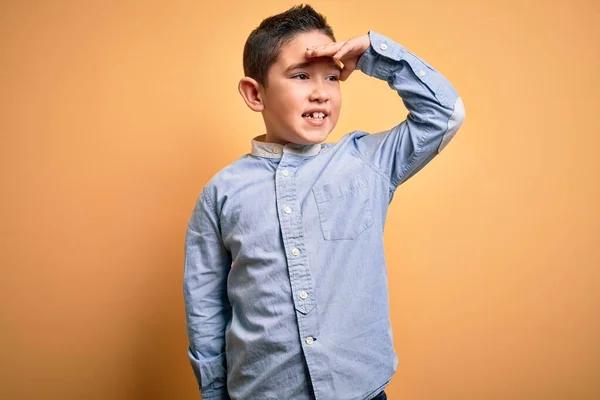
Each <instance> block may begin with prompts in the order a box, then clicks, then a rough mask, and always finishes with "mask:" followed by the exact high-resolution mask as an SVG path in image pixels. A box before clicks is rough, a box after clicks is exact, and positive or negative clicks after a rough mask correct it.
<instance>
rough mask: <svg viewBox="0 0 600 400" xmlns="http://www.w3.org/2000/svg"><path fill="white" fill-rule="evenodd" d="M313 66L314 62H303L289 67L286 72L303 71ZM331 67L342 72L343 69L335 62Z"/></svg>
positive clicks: (331, 63) (330, 64)
mask: <svg viewBox="0 0 600 400" xmlns="http://www.w3.org/2000/svg"><path fill="white" fill-rule="evenodd" d="M311 64H313V63H312V62H302V63H296V64H292V65H290V66H289V67H287V68H286V70H285V71H286V72H289V71H293V70H295V69H303V68H306V67H309V66H310V65H311ZM329 67H333V68H334V69H336V70H338V71H340V72H342V67H340V66H339V65H338V64H336V63H335V62H334V61H332V62H330V63H329Z"/></svg>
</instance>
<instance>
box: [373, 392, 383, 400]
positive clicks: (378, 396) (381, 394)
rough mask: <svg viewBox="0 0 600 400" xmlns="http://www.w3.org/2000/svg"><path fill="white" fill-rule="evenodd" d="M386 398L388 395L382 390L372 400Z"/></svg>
mask: <svg viewBox="0 0 600 400" xmlns="http://www.w3.org/2000/svg"><path fill="white" fill-rule="evenodd" d="M386 399H387V395H386V394H385V392H384V391H383V390H382V391H381V393H379V394H378V395H377V396H375V397H373V398H372V399H371V400H386Z"/></svg>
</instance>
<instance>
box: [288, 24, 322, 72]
mask: <svg viewBox="0 0 600 400" xmlns="http://www.w3.org/2000/svg"><path fill="white" fill-rule="evenodd" d="M329 43H333V40H331V38H330V37H329V36H327V35H325V34H324V33H322V32H319V31H311V32H302V33H299V34H297V35H296V36H294V38H293V39H292V40H291V41H289V42H288V43H287V44H286V45H285V46H283V47H282V49H281V51H280V52H279V56H278V57H277V62H276V64H281V66H282V67H284V68H285V67H286V66H287V65H289V64H292V63H296V62H301V61H307V58H306V49H307V48H308V47H312V46H322V45H325V44H329Z"/></svg>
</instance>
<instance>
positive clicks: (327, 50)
mask: <svg viewBox="0 0 600 400" xmlns="http://www.w3.org/2000/svg"><path fill="white" fill-rule="evenodd" d="M345 43H346V41H342V42H335V43H329V44H326V45H324V46H317V47H309V48H308V49H306V56H307V57H331V56H333V55H334V54H335V53H337V52H338V51H339V49H340V48H341V47H342V46H343V45H344V44H345Z"/></svg>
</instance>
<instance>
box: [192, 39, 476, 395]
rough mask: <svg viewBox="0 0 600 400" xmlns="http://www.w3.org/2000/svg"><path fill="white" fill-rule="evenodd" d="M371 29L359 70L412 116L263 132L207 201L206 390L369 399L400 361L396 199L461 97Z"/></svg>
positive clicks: (460, 111)
mask: <svg viewBox="0 0 600 400" xmlns="http://www.w3.org/2000/svg"><path fill="white" fill-rule="evenodd" d="M369 35H370V39H371V47H370V48H369V49H368V50H367V51H366V52H365V53H364V54H363V55H362V57H361V58H360V60H359V63H358V69H359V70H361V71H362V72H364V73H366V74H368V75H370V76H373V77H376V78H379V79H382V80H385V81H387V82H388V83H389V85H390V87H391V88H393V89H394V90H396V91H397V92H398V94H399V95H400V97H401V98H402V100H403V101H404V104H405V106H406V108H407V109H408V110H409V115H408V117H407V118H406V120H405V121H403V122H402V123H400V124H399V125H397V126H395V127H393V128H392V129H390V130H389V131H385V132H381V133H377V134H372V135H369V134H367V133H365V132H359V131H356V132H352V133H349V134H347V135H345V136H343V137H342V139H341V140H340V141H339V142H338V143H336V144H330V143H323V144H314V145H296V144H287V145H285V146H281V145H278V144H273V143H264V142H260V141H257V140H253V141H252V151H251V153H250V154H247V155H245V156H243V157H241V158H239V159H237V160H236V161H234V162H233V163H232V164H230V165H229V166H227V167H226V168H224V169H223V170H221V171H220V172H218V173H217V174H216V175H215V176H214V177H213V178H212V179H211V180H210V182H209V183H208V184H207V185H206V186H205V187H204V190H202V193H201V194H200V196H199V198H198V201H197V203H196V207H195V209H194V211H193V214H192V216H191V219H190V221H189V226H188V230H187V237H186V247H185V272H184V297H185V311H186V317H187V330H188V335H189V341H190V346H189V351H188V353H189V357H190V360H191V364H192V367H193V369H194V372H195V375H196V378H197V380H198V383H199V386H200V389H201V392H202V397H203V398H204V399H230V398H231V399H243V400H254V399H256V400H259V399H260V400H267V399H272V400H281V399H285V400H308V399H313V398H316V399H323V400H332V399H334V400H359V399H360V400H363V399H370V398H372V397H373V396H375V395H376V394H377V393H378V392H380V391H381V390H382V389H383V388H384V387H385V386H386V385H387V384H388V383H389V381H390V379H391V378H392V375H393V374H394V371H395V370H396V366H397V364H398V360H397V357H396V354H395V352H394V347H393V340H392V330H391V324H390V316H389V307H388V285H387V273H386V261H385V254H384V247H383V230H384V224H385V219H386V215H387V210H388V206H389V203H390V201H391V200H392V197H393V195H394V191H395V190H396V188H397V187H398V185H400V184H401V183H402V182H404V181H406V180H407V179H408V178H410V177H411V176H412V175H413V174H415V173H416V172H417V171H419V170H420V169H421V168H423V167H424V166H425V165H426V164H427V163H428V162H429V161H430V160H431V159H432V158H433V157H435V156H436V155H437V154H438V153H439V152H440V151H441V150H442V149H443V148H444V147H445V146H446V144H447V143H448V141H450V139H451V138H452V137H453V136H454V134H455V133H456V131H457V130H458V128H459V127H460V125H461V124H462V122H463V118H464V108H463V105H462V102H461V100H460V97H458V95H457V93H456V91H455V90H454V88H453V87H452V85H451V84H450V83H449V82H448V81H447V80H446V79H445V78H444V77H443V76H442V75H441V74H440V73H438V72H437V71H435V70H434V69H433V68H431V67H430V66H429V65H428V64H426V63H425V62H424V61H422V60H420V59H419V58H417V57H416V56H415V55H413V54H411V53H410V52H408V51H407V50H406V49H405V48H404V47H402V46H400V45H399V44H397V43H394V42H393V41H392V40H390V39H388V38H386V37H384V36H382V35H380V34H377V33H375V32H370V33H369ZM374 101H377V100H374ZM399 112H400V111H399ZM313 392H314V395H313Z"/></svg>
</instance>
